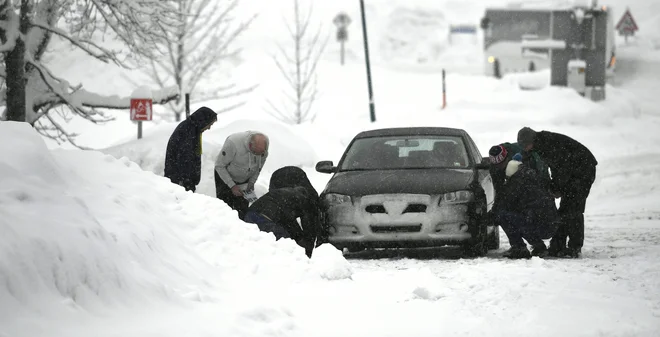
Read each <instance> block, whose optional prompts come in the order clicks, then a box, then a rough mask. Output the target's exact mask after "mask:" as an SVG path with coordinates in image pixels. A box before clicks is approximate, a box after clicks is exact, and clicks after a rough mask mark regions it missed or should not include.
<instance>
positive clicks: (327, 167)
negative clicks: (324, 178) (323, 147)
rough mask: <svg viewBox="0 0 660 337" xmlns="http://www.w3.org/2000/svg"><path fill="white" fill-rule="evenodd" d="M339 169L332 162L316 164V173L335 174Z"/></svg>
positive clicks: (325, 161)
mask: <svg viewBox="0 0 660 337" xmlns="http://www.w3.org/2000/svg"><path fill="white" fill-rule="evenodd" d="M336 170H337V168H336V167H335V166H334V163H333V162H332V160H324V161H320V162H318V163H316V172H320V173H335V171H336Z"/></svg>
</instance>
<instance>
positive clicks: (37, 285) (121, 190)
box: [0, 122, 351, 336]
mask: <svg viewBox="0 0 660 337" xmlns="http://www.w3.org/2000/svg"><path fill="white" fill-rule="evenodd" d="M0 137H1V138H0V157H1V158H2V159H3V160H2V162H0V233H2V236H0V335H3V336H37V335H40V334H41V333H48V331H49V330H48V327H49V324H51V321H50V319H67V318H72V319H73V317H78V318H81V317H87V314H89V313H91V314H103V315H112V313H113V310H119V311H122V310H125V309H129V308H136V307H138V308H139V307H144V306H158V305H159V304H164V303H168V305H170V306H173V307H177V306H185V305H187V304H186V303H190V302H191V301H197V302H216V301H230V300H231V297H226V296H229V294H230V293H236V292H237V293H241V291H240V290H237V289H238V288H239V287H237V285H238V284H240V285H242V286H247V287H248V288H251V287H254V288H256V289H260V288H264V287H266V288H267V286H268V285H273V284H278V283H284V284H290V283H292V282H293V283H295V282H298V281H300V280H323V279H343V278H346V277H350V274H351V272H350V266H348V265H347V264H346V261H345V260H344V259H343V257H342V256H341V253H340V252H339V251H337V250H336V249H334V248H332V247H330V246H322V247H319V250H318V251H317V255H316V256H315V259H312V260H311V261H310V260H309V259H307V257H306V256H305V255H304V250H303V249H302V248H300V247H299V246H297V245H296V244H295V243H294V242H293V241H291V240H280V241H277V242H276V241H275V240H274V237H273V236H272V235H271V234H265V233H261V232H259V231H258V230H257V228H256V226H254V225H252V224H246V223H243V222H242V221H240V220H238V219H237V218H236V215H235V212H233V211H231V210H230V209H229V208H228V207H227V206H226V205H225V204H224V203H223V202H221V201H219V200H217V199H215V198H209V197H207V196H203V195H199V194H193V193H188V192H185V191H184V190H183V189H182V188H180V187H178V186H176V185H173V184H171V183H169V181H168V180H167V179H165V178H162V177H159V176H157V175H154V174H153V173H150V172H145V171H142V170H141V169H140V168H139V167H138V166H137V165H136V164H135V163H133V162H131V161H129V160H127V159H126V158H123V159H120V160H118V159H115V158H114V157H112V156H110V155H105V154H102V153H100V152H83V151H67V150H54V151H52V152H51V151H50V150H48V149H47V148H46V146H45V144H44V141H43V140H42V139H41V138H40V137H39V136H38V135H37V134H36V132H35V131H34V130H33V129H32V128H31V127H30V126H29V125H26V124H18V123H13V122H2V123H0ZM17 140H20V141H17ZM337 253H339V254H337ZM316 259H320V262H322V263H319V262H317V261H316ZM211 290H212V291H211ZM225 292H226V293H225ZM225 309H226V310H227V312H228V313H231V312H232V310H233V309H232V308H231V307H227V308H224V309H223V310H225ZM37 313H39V314H38V315H40V316H42V317H43V321H42V322H34V321H32V320H31V319H28V318H30V317H34V315H35V314H37ZM81 315H82V316H81ZM65 326H66V325H65ZM48 334H50V333H48ZM56 334H57V333H56Z"/></svg>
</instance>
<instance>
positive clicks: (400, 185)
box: [324, 169, 474, 196]
mask: <svg viewBox="0 0 660 337" xmlns="http://www.w3.org/2000/svg"><path fill="white" fill-rule="evenodd" d="M473 177H474V172H473V171H472V170H465V169H464V170H458V169H433V170H413V169H408V170H383V171H347V172H339V173H337V174H335V175H334V177H332V179H330V181H329V182H328V184H327V186H326V188H325V190H324V193H338V194H345V195H351V196H363V195H371V194H391V193H410V194H429V195H433V194H442V193H447V192H454V191H458V190H464V189H467V188H468V186H469V185H470V182H471V181H472V179H473Z"/></svg>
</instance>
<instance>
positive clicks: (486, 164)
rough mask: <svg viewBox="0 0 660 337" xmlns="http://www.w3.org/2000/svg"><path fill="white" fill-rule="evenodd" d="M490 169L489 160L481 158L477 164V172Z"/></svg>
mask: <svg viewBox="0 0 660 337" xmlns="http://www.w3.org/2000/svg"><path fill="white" fill-rule="evenodd" d="M488 169H490V158H489V157H483V158H481V163H478V164H477V170H488Z"/></svg>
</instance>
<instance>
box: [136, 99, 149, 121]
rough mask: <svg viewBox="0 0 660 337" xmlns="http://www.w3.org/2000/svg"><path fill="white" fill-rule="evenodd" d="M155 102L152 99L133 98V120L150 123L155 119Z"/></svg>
mask: <svg viewBox="0 0 660 337" xmlns="http://www.w3.org/2000/svg"><path fill="white" fill-rule="evenodd" d="M152 112H153V101H152V100H151V99H150V98H131V120H132V121H150V120H151V118H152V117H153V113H152Z"/></svg>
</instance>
